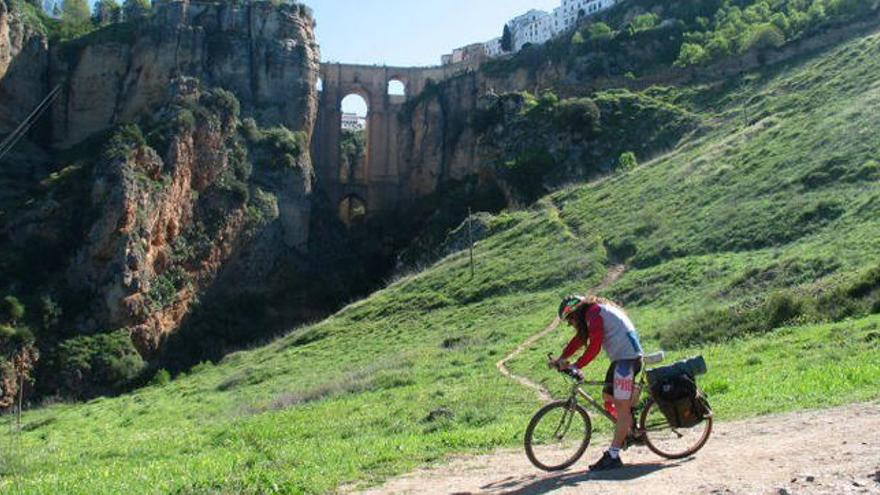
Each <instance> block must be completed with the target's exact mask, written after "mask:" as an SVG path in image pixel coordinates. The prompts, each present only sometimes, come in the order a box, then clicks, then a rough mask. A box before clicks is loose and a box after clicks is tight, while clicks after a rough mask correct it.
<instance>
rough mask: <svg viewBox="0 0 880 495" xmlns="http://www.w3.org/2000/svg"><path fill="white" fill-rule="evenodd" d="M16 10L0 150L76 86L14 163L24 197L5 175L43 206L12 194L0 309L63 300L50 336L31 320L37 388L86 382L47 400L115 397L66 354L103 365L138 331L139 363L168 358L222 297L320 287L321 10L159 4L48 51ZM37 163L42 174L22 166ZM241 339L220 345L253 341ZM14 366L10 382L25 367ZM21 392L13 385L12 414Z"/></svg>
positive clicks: (3, 70)
mask: <svg viewBox="0 0 880 495" xmlns="http://www.w3.org/2000/svg"><path fill="white" fill-rule="evenodd" d="M7 2H9V0H0V136H2V135H3V134H6V133H8V132H10V131H11V130H12V129H14V128H15V126H17V125H18V124H19V123H20V122H21V121H22V120H23V119H24V118H25V117H26V116H27V115H28V114H29V113H30V112H31V111H32V110H33V108H34V107H35V106H37V104H38V103H39V102H40V101H41V100H42V99H43V98H44V97H45V96H46V95H47V94H48V93H49V91H50V89H51V88H55V87H56V86H57V85H60V86H61V94H60V96H59V98H58V100H57V101H56V102H55V103H54V105H53V106H52V110H51V115H47V117H45V118H44V119H43V120H42V121H41V126H42V128H40V129H39V133H31V134H30V135H29V136H28V137H29V138H30V139H29V141H28V140H25V141H23V142H22V146H19V149H18V150H17V151H18V152H19V153H17V154H16V153H13V154H11V155H7V157H6V162H7V163H4V165H9V166H4V169H3V171H4V172H3V173H5V170H6V169H10V170H11V169H13V168H14V169H20V170H23V172H22V173H21V174H19V175H20V177H18V176H16V177H15V180H16V181H17V182H14V183H13V182H9V180H7V178H6V177H4V176H0V185H3V186H7V185H8V186H9V187H7V189H14V190H21V191H26V192H27V194H30V195H34V191H38V192H37V194H36V195H34V197H33V198H32V201H30V202H29V203H28V204H27V205H25V204H23V202H21V201H18V197H16V198H12V199H9V200H8V201H6V200H4V199H3V198H4V196H3V194H2V188H0V201H2V202H3V208H2V210H3V211H2V214H0V252H2V253H3V261H2V262H0V295H6V294H19V295H20V296H22V299H27V298H29V300H30V301H40V300H41V299H40V298H43V299H44V300H46V301H49V302H47V303H46V304H49V306H50V307H52V308H55V310H56V313H57V315H56V316H57V318H55V319H54V320H53V321H52V322H45V321H44V320H42V319H41V318H40V317H39V315H40V312H39V310H38V309H37V307H36V306H37V304H40V303H39V302H37V303H31V304H30V307H29V313H31V314H33V315H36V316H35V317H33V318H32V319H31V320H29V321H27V322H23V323H26V324H28V325H29V326H30V327H31V328H34V329H35V330H36V329H38V330H39V335H38V337H37V338H36V343H35V348H34V351H35V353H34V356H36V355H37V354H36V351H37V350H39V351H40V352H41V354H42V356H43V358H41V362H40V363H38V364H37V367H38V369H37V375H39V376H41V377H46V376H58V375H60V374H66V375H65V376H67V375H70V376H74V375H75V376H79V377H80V378H81V379H80V380H78V382H79V383H81V384H83V385H82V386H83V387H85V389H84V390H64V385H63V384H62V385H57V384H53V382H52V381H51V380H50V381H44V382H43V383H44V385H43V386H44V387H45V388H44V389H43V391H45V392H47V393H52V394H54V393H62V394H64V393H66V392H72V393H73V395H74V396H88V395H89V393H91V392H89V390H92V391H95V390H106V389H107V388H106V385H108V384H107V383H99V382H101V380H104V381H106V377H103V378H102V377H101V376H97V375H96V376H90V375H89V373H92V372H90V371H89V365H88V362H89V359H90V358H88V356H85V357H84V359H85V361H83V359H80V358H83V356H80V357H71V356H63V355H61V353H62V352H64V351H63V349H64V343H65V342H68V341H73V340H74V339H80V340H81V341H82V342H92V344H94V345H95V346H96V347H95V349H97V348H98V347H97V346H98V344H95V342H97V340H94V341H90V340H89V339H91V338H92V337H93V336H94V337H96V338H97V336H102V335H106V334H109V333H114V334H119V333H120V329H125V330H127V332H128V333H129V334H130V335H131V340H132V342H133V343H134V345H135V347H136V348H137V350H138V351H139V352H140V353H141V355H142V356H144V357H145V358H148V359H149V358H157V355H158V353H159V352H158V351H160V350H162V349H163V348H162V343H163V342H165V340H166V339H167V338H168V337H169V336H170V335H172V334H174V333H175V332H177V331H178V330H180V329H181V328H185V326H186V324H187V322H188V321H189V320H194V319H195V320H197V318H194V317H193V314H194V313H196V312H197V306H195V305H196V303H200V304H202V305H203V306H204V305H210V304H215V302H214V301H215V299H216V298H214V297H213V295H214V294H215V293H222V296H223V297H225V298H231V299H232V300H235V298H236V297H237V296H238V295H240V294H241V293H243V292H247V293H248V294H254V293H261V294H269V295H271V294H272V292H271V291H272V290H273V287H274V286H273V284H275V283H276V280H277V278H278V277H280V276H284V277H286V279H285V280H284V282H286V283H288V284H290V285H297V284H299V285H301V286H303V287H307V286H308V283H307V281H304V280H302V278H298V277H300V274H301V273H302V270H301V269H302V268H303V265H304V264H306V262H305V261H303V260H305V259H306V256H307V255H306V253H307V246H308V245H309V241H310V236H309V232H310V223H309V222H310V219H311V216H312V211H311V210H312V188H313V186H314V180H315V179H314V172H313V170H312V165H311V157H310V154H309V150H308V146H307V143H308V142H309V140H310V137H311V134H312V132H313V126H314V121H315V117H316V112H317V91H316V81H317V78H318V68H319V59H320V54H319V49H318V45H317V43H316V42H315V38H314V21H313V19H312V14H311V11H310V10H309V9H308V8H307V7H305V6H303V5H300V4H296V3H292V2H291V3H283V4H278V3H276V2H269V1H254V2H195V1H187V0H183V1H157V2H154V4H153V8H152V12H151V14H150V15H149V16H148V17H146V18H144V19H140V20H136V21H133V22H127V23H120V24H113V25H110V26H106V27H103V28H101V29H99V30H97V31H95V32H93V33H91V34H89V35H86V36H84V37H81V38H77V39H74V40H72V41H67V42H62V43H58V44H54V43H52V44H51V45H50V42H49V38H48V37H47V36H46V35H45V34H44V31H45V27H44V26H43V25H42V24H41V22H42V21H41V18H40V17H39V16H38V15H37V13H38V10H36V8H35V7H33V6H32V5H30V4H27V3H26V2H24V1H22V2H15V3H11V2H10V3H7ZM12 6H14V8H13V7H12ZM16 9H17V10H16ZM111 131H112V132H111ZM41 145H45V148H46V149H45V150H42V149H38V148H40V147H41ZM61 150H63V151H61ZM22 154H39V155H40V163H38V164H35V165H34V166H32V167H31V166H28V167H25V166H23V162H22V160H23V158H21V157H20V156H18V155H22ZM62 156H63V158H60V157H62ZM56 158H58V159H57V160H56ZM10 180H11V179H10ZM7 183H8V184H7ZM13 199H14V200H15V201H13ZM13 203H14V204H13ZM7 205H9V206H8V208H7ZM37 273H38V274H37ZM221 289H222V290H221ZM303 290H305V289H303ZM267 297H268V296H267ZM255 300H256V299H255ZM31 308H33V310H31ZM257 309H259V308H257ZM204 312H205V311H204V310H203V311H202V313H204ZM56 313H53V314H56ZM297 321H298V320H297ZM231 327H232V325H230V328H226V327H224V328H222V329H217V328H210V329H209V330H210V331H209V332H207V333H206V335H205V337H206V338H207V339H211V338H212V336H214V335H217V340H218V341H222V340H223V337H226V338H227V341H230V340H232V339H231V338H230V336H229V335H228V334H230V333H234V332H247V331H248V329H247V328H246V326H245V325H239V326H238V327H235V328H231ZM211 332H214V333H213V334H212V333H211ZM222 332H226V333H227V335H222V336H221V335H218V334H220V333H222ZM7 333H8V332H7ZM35 333H36V332H35ZM41 339H42V340H41ZM123 340H124V339H123ZM239 340H240V341H244V342H247V339H245V338H242V339H239ZM77 342H79V341H77ZM4 344H5V341H4V338H3V337H0V351H2V346H3V345H4ZM92 344H88V345H92ZM101 345H103V344H101ZM114 345H115V344H114ZM68 347H69V349H73V348H75V347H76V348H80V350H81V351H82V352H91V350H88V349H91V348H88V346H87V345H85V344H83V345H82V346H80V345H79V344H76V345H71V346H68ZM86 348H88V349H86ZM83 349H85V350H83ZM13 350H14V351H16V352H17V349H13ZM26 350H27V349H26ZM4 352H5V351H4ZM11 352H12V351H10V352H9V353H4V354H3V355H0V368H3V369H12V368H10V367H9V366H8V365H9V363H11V362H12V361H11V359H12V357H11V356H13V354H12V353H11ZM95 352H97V351H95ZM113 352H115V351H111V352H110V354H108V355H110V356H111V357H112V356H113V355H114V354H113ZM117 357H118V356H117ZM80 362H85V363H86V365H84V366H85V367H84V368H82V369H80V368H76V366H79V365H78V364H77V363H80ZM71 367H72V368H71ZM62 368H64V369H62ZM68 368H70V369H68ZM22 369H25V368H22ZM28 369H29V368H28ZM135 371H136V370H135ZM98 374H100V373H98ZM7 375H8V373H7ZM10 376H12V375H10ZM9 379H10V378H9V376H6V375H3V376H0V408H2V407H4V405H7V404H6V401H5V400H4V399H3V398H2V397H6V396H8V395H9V394H8V393H6V392H9V391H10V390H12V388H10V386H8V385H9V383H6V382H8V381H9ZM16 379H17V378H16ZM14 381H15V379H12V382H10V383H13V382H14ZM56 381H57V380H56ZM109 385H112V386H114V387H119V386H124V385H123V384H121V383H115V384H109ZM37 386H38V387H40V386H41V385H40V384H38V385H37ZM53 387H54V388H53ZM97 393H102V392H97Z"/></svg>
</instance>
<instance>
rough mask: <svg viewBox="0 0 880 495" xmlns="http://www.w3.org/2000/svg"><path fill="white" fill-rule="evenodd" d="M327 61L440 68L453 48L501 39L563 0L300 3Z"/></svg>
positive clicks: (328, 0)
mask: <svg viewBox="0 0 880 495" xmlns="http://www.w3.org/2000/svg"><path fill="white" fill-rule="evenodd" d="M302 1H303V3H305V4H306V5H308V6H309V7H311V8H312V9H313V10H314V11H315V20H316V22H317V24H318V27H317V33H316V34H317V37H318V43H320V44H321V59H322V60H323V61H325V62H343V63H358V64H379V65H398V66H423V65H438V64H439V63H440V55H442V54H444V53H450V52H452V50H453V49H454V48H458V47H460V46H464V45H467V44H470V43H475V42H478V41H487V40H489V39H491V38H494V37H496V36H501V32H502V30H503V29H504V23H505V22H507V21H508V20H510V19H511V18H513V17H515V16H517V15H519V14H524V13H525V12H526V11H528V10H529V9H532V8H537V9H542V10H546V11H550V10H552V9H553V8H554V7H556V6H557V5H559V4H560V3H561V2H560V0H302Z"/></svg>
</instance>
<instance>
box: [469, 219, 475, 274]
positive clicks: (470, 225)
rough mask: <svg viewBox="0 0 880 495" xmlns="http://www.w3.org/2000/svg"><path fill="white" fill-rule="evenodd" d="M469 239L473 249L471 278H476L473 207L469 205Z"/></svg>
mask: <svg viewBox="0 0 880 495" xmlns="http://www.w3.org/2000/svg"><path fill="white" fill-rule="evenodd" d="M468 241H469V242H470V250H471V278H472V279H473V278H474V228H473V223H472V222H471V208H470V207H468Z"/></svg>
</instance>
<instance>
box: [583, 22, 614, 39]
mask: <svg viewBox="0 0 880 495" xmlns="http://www.w3.org/2000/svg"><path fill="white" fill-rule="evenodd" d="M587 32H588V33H590V39H593V40H599V39H610V38H611V35H612V34H613V33H614V31H613V30H612V29H611V27H609V26H608V24H605V23H604V22H596V23H594V24H590V25H589V26H588V27H587Z"/></svg>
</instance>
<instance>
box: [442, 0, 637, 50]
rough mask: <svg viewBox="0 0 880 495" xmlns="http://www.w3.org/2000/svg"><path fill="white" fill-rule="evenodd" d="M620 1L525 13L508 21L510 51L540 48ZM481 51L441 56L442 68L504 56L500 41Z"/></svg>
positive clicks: (573, 2)
mask: <svg viewBox="0 0 880 495" xmlns="http://www.w3.org/2000/svg"><path fill="white" fill-rule="evenodd" d="M619 1H622V0H562V4H561V5H560V6H559V7H556V8H555V9H553V12H552V13H548V12H545V11H543V10H537V9H532V10H530V11H528V12H526V13H525V14H522V15H518V16H516V17H514V18H513V19H511V20H509V21H508V22H507V27H508V28H510V33H511V35H512V37H513V39H512V40H511V41H512V45H513V46H512V48H513V52H518V51H520V50H522V47H523V46H525V45H527V44H531V45H541V44H543V43H546V42H547V41H548V40H550V39H553V38H555V37H557V36H559V35H562V34H565V33H568V32H569V31H570V30H572V29H574V28H575V27H577V26H578V24H580V23H581V21H582V20H583V19H585V18H587V17H590V16H592V15H595V14H597V13H599V12H601V11H603V10H606V9H608V8H610V7H613V6H614V5H615V4H617V2H619ZM482 45H483V49H482V50H478V49H475V48H474V45H468V46H467V47H462V48H457V49H455V50H454V51H453V53H451V54H447V55H443V57H441V62H442V63H443V65H449V64H457V63H463V62H465V63H467V62H479V60H477V59H476V57H489V58H494V57H499V56H501V55H503V54H504V50H502V48H501V38H500V37H499V38H493V39H491V40H489V41H487V42H485V43H482Z"/></svg>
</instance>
